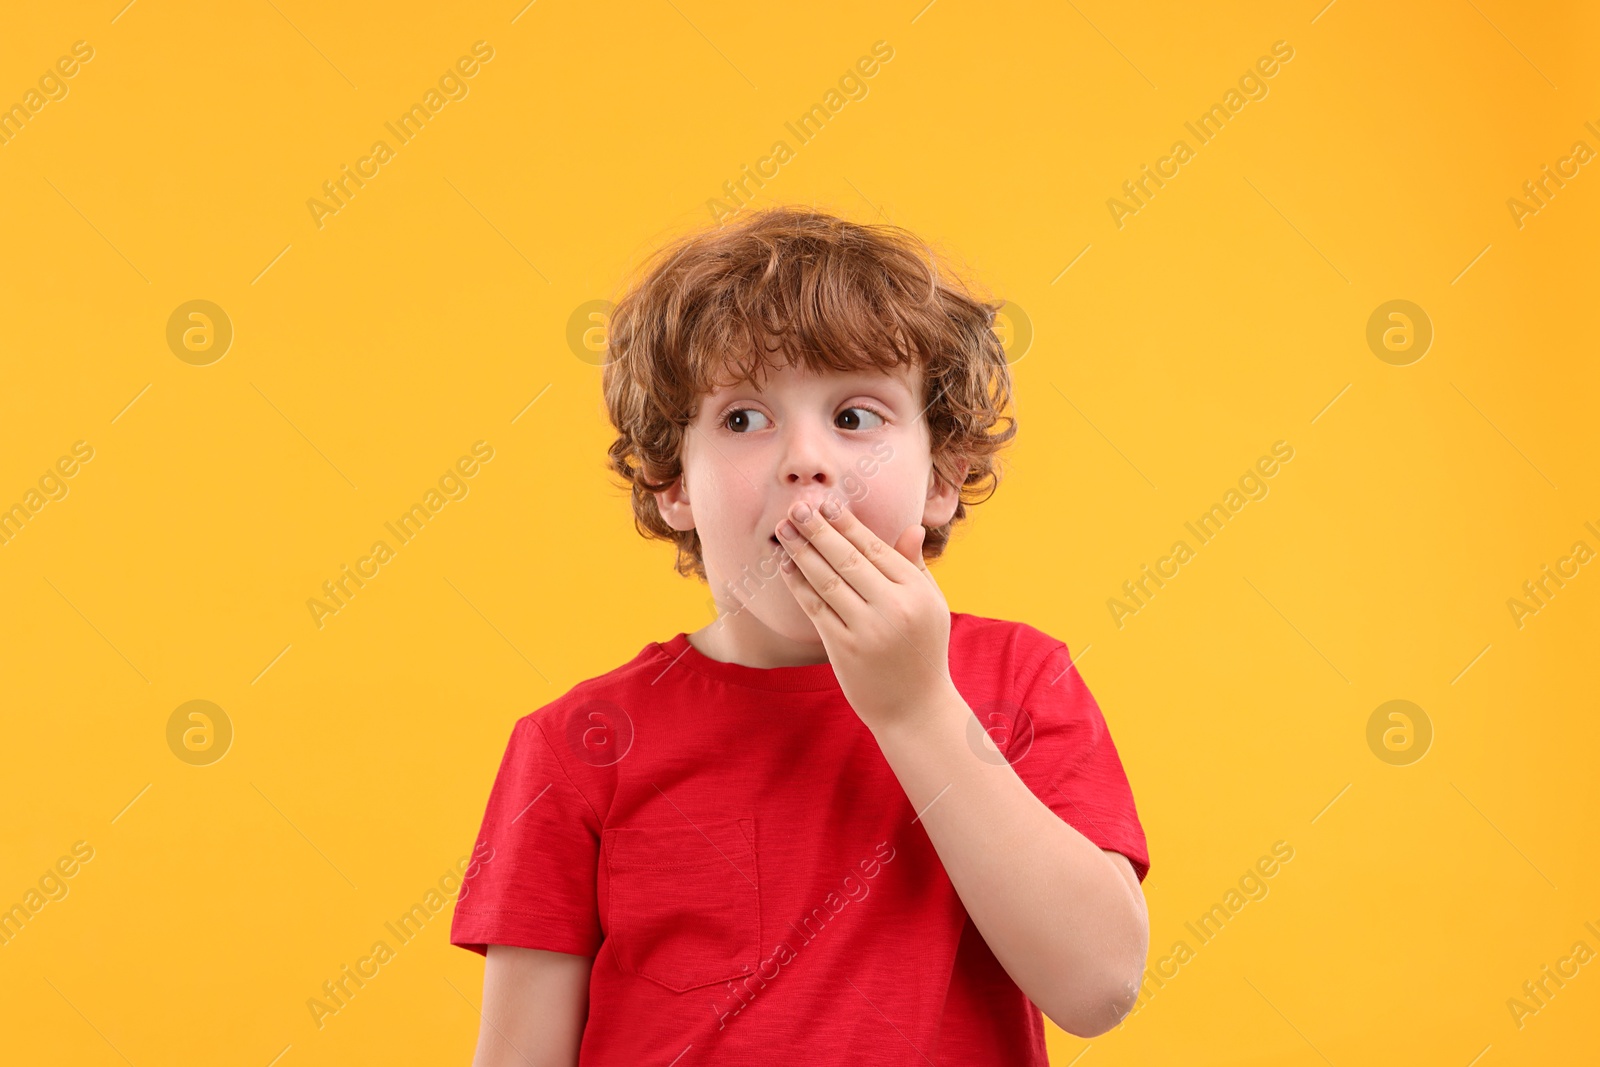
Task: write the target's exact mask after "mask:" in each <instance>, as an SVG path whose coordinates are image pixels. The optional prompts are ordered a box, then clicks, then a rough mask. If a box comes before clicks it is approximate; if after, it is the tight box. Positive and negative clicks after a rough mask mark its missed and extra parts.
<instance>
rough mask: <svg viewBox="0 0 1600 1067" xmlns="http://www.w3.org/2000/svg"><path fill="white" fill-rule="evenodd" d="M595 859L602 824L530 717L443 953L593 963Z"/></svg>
mask: <svg viewBox="0 0 1600 1067" xmlns="http://www.w3.org/2000/svg"><path fill="white" fill-rule="evenodd" d="M599 849H600V831H599V818H598V817H597V816H596V815H595V813H594V810H593V808H592V807H591V806H590V804H589V802H588V801H587V800H586V799H585V798H584V796H583V794H582V793H581V792H580V791H579V790H578V788H577V786H575V785H574V784H573V782H572V779H571V778H569V777H568V775H567V771H566V769H565V768H564V766H563V764H562V760H561V756H560V753H558V752H557V751H556V750H555V749H554V748H553V747H552V745H551V743H550V740H549V738H548V736H547V735H546V732H545V729H544V728H542V726H541V724H540V722H539V721H538V716H537V713H535V714H534V715H528V716H524V717H523V718H521V719H519V720H517V724H516V726H515V727H514V728H513V729H512V731H511V740H510V741H509V742H508V743H507V745H506V752H505V756H504V757H503V758H502V759H501V761H500V770H499V772H498V773H497V774H496V775H495V780H494V787H493V788H492V789H491V790H490V792H489V804H488V807H487V809H486V810H485V812H484V816H483V824H482V828H481V829H480V830H479V832H478V839H477V843H476V844H475V845H474V847H473V852H472V860H471V862H470V864H469V865H468V867H467V869H466V871H465V872H463V876H462V880H461V891H460V894H459V895H458V896H457V898H456V909H455V917H454V919H453V920H452V921H451V924H450V943H451V944H452V945H459V946H461V947H462V948H466V949H471V950H472V951H474V952H477V953H479V954H480V955H486V954H487V952H488V946H489V945H516V946H518V947H521V948H537V949H547V950H549V951H552V952H569V953H572V954H574V955H579V956H593V955H594V954H595V953H596V952H597V951H598V950H599V947H600V941H601V932H600V919H599V907H598V905H597V902H596V889H595V880H596V865H597V860H598V857H599Z"/></svg>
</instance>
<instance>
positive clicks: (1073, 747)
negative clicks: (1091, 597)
mask: <svg viewBox="0 0 1600 1067" xmlns="http://www.w3.org/2000/svg"><path fill="white" fill-rule="evenodd" d="M1018 704H1019V707H1018V708H1016V709H1013V714H1012V718H1013V722H1012V725H1011V729H1010V737H1009V738H1007V744H1006V746H1005V747H1004V751H1005V753H1006V758H1007V759H1008V760H1009V761H1010V762H1011V766H1012V768H1013V769H1014V770H1015V771H1016V772H1017V776H1018V777H1020V778H1021V779H1022V780H1023V782H1025V783H1026V784H1027V786H1028V788H1029V789H1031V790H1032V791H1033V793H1034V795H1035V796H1037V797H1038V798H1039V799H1040V800H1042V801H1044V803H1045V805H1046V806H1048V807H1049V808H1050V810H1051V811H1053V812H1055V813H1056V814H1057V815H1059V816H1060V817H1061V818H1062V819H1064V820H1065V821H1066V822H1067V823H1068V824H1069V825H1070V826H1071V827H1072V828H1073V829H1074V830H1077V831H1078V832H1079V833H1080V834H1082V835H1083V836H1084V837H1087V838H1088V839H1089V840H1090V841H1093V842H1094V843H1095V844H1097V845H1099V846H1100V847H1101V848H1103V849H1110V850H1111V851H1113V852H1120V853H1122V854H1123V855H1124V856H1126V857H1128V860H1129V861H1130V862H1131V863H1132V864H1133V870H1134V873H1135V874H1137V875H1138V876H1139V881H1141V882H1143V881H1144V879H1145V875H1147V874H1149V873H1150V852H1149V847H1148V846H1147V844H1146V843H1145V837H1144V827H1143V826H1142V825H1140V823H1139V813H1138V810H1137V809H1136V808H1135V806H1134V802H1133V789H1132V787H1131V786H1130V785H1129V784H1128V777H1127V775H1126V774H1125V773H1124V772H1123V769H1122V759H1121V757H1119V756H1118V755H1117V746H1116V744H1115V743H1113V742H1112V740H1111V731H1110V730H1109V729H1108V728H1107V726H1106V720H1105V717H1104V716H1103V715H1101V714H1100V705H1099V704H1098V703H1096V702H1095V699H1094V696H1093V695H1092V694H1091V693H1090V692H1089V687H1088V686H1086V685H1085V684H1084V682H1083V678H1082V676H1081V675H1079V674H1078V668H1077V667H1076V666H1074V665H1073V663H1072V657H1071V655H1070V653H1069V652H1068V651H1067V646H1066V645H1064V644H1062V643H1061V642H1059V641H1056V642H1054V645H1053V646H1052V647H1051V648H1049V650H1048V651H1047V652H1046V653H1045V656H1044V659H1043V661H1042V662H1041V664H1040V666H1039V667H1038V669H1037V670H1035V671H1033V672H1032V675H1031V677H1030V678H1029V679H1028V681H1027V683H1026V685H1025V687H1024V688H1023V690H1022V693H1021V696H1019V697H1018Z"/></svg>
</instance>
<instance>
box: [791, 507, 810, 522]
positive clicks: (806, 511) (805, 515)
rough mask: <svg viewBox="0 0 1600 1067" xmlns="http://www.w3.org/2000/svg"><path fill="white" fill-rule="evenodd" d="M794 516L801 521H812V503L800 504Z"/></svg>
mask: <svg viewBox="0 0 1600 1067" xmlns="http://www.w3.org/2000/svg"><path fill="white" fill-rule="evenodd" d="M794 517H795V518H796V519H798V520H799V521H801V522H810V521H811V505H810V504H800V505H799V506H797V507H796V508H795V509H794Z"/></svg>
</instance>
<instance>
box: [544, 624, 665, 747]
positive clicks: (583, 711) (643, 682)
mask: <svg viewBox="0 0 1600 1067" xmlns="http://www.w3.org/2000/svg"><path fill="white" fill-rule="evenodd" d="M670 662H671V658H670V657H669V656H667V655H666V654H665V651H664V648H663V643H662V642H659V641H651V642H649V643H648V644H646V645H645V646H644V647H643V648H641V649H639V651H638V652H637V653H635V654H634V656H633V657H632V658H631V659H629V660H628V661H627V662H626V663H621V664H618V665H617V666H615V667H613V668H611V669H610V670H608V671H604V672H602V673H600V674H597V675H594V676H593V677H590V678H585V679H583V680H582V681H580V682H575V683H574V684H573V685H572V686H571V687H570V688H568V689H567V691H566V692H564V693H562V694H561V695H560V696H557V697H555V698H554V699H552V700H548V701H546V702H545V703H544V704H541V705H540V706H539V707H537V708H535V709H534V710H533V711H530V712H528V713H527V714H525V715H523V716H521V717H519V718H518V719H517V721H516V723H515V724H514V726H513V728H512V732H513V734H517V733H520V732H523V731H526V730H529V729H542V730H543V732H544V733H545V734H546V735H547V736H548V737H550V738H551V739H558V738H563V737H564V738H565V739H566V740H567V742H568V745H567V747H568V748H576V749H579V750H587V749H588V747H589V746H590V744H591V743H593V742H594V741H595V739H596V738H602V739H603V738H604V736H605V735H607V734H613V735H616V734H619V733H621V734H626V733H628V732H631V731H630V728H631V725H632V723H631V716H630V715H629V714H628V712H627V711H626V710H625V709H626V708H627V707H629V706H632V705H633V704H635V703H636V701H637V698H638V696H639V694H640V693H641V692H645V691H648V689H649V686H650V685H652V684H653V683H654V681H655V680H656V679H657V678H659V677H660V675H661V673H662V670H663V669H664V668H665V667H666V666H667V665H668V664H669V663H670ZM618 739H619V740H625V738H622V737H620V736H619V737H618Z"/></svg>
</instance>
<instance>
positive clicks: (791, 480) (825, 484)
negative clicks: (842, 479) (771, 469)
mask: <svg viewBox="0 0 1600 1067" xmlns="http://www.w3.org/2000/svg"><path fill="white" fill-rule="evenodd" d="M781 462H782V466H781V467H780V469H779V475H780V476H781V478H782V480H783V483H784V485H786V486H788V487H790V488H795V487H801V486H811V487H816V488H819V489H826V488H832V487H833V486H835V485H837V484H838V478H839V475H838V474H837V472H836V471H837V466H838V460H837V458H836V457H835V456H834V455H833V454H832V450H831V448H830V447H829V441H828V438H827V434H826V432H825V431H820V430H816V429H812V428H810V427H806V428H800V429H796V430H794V431H793V433H791V435H790V436H789V439H788V441H787V442H786V443H785V448H784V451H783V459H782V461H781ZM816 495H817V497H818V500H817V501H812V503H813V504H815V503H817V502H819V501H820V499H821V494H820V493H817V494H816Z"/></svg>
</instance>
